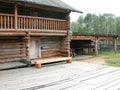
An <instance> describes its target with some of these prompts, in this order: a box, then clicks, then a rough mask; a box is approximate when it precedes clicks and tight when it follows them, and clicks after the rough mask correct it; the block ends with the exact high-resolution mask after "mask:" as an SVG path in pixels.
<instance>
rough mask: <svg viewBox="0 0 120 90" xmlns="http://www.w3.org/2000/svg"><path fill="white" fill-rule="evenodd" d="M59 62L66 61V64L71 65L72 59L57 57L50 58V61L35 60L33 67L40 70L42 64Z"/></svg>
mask: <svg viewBox="0 0 120 90" xmlns="http://www.w3.org/2000/svg"><path fill="white" fill-rule="evenodd" d="M59 61H66V62H67V63H71V62H72V58H71V57H58V58H50V59H43V60H36V61H35V67H36V68H41V67H42V64H45V63H53V62H59Z"/></svg>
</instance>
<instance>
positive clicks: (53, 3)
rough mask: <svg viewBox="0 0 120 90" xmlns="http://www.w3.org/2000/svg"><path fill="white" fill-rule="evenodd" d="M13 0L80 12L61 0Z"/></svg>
mask: <svg viewBox="0 0 120 90" xmlns="http://www.w3.org/2000/svg"><path fill="white" fill-rule="evenodd" d="M15 1H22V2H26V3H31V4H37V5H44V6H50V7H55V8H60V9H65V10H70V11H72V12H79V13H82V12H81V11H79V10H77V9H75V8H73V7H71V6H69V5H68V4H66V3H64V2H63V1H61V0H15Z"/></svg>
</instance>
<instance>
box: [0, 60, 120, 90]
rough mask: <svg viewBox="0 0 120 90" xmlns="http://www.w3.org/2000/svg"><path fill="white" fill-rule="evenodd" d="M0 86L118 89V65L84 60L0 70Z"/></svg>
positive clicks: (7, 89) (14, 88) (53, 89)
mask: <svg viewBox="0 0 120 90" xmlns="http://www.w3.org/2000/svg"><path fill="white" fill-rule="evenodd" d="M0 83H1V84H0V87H1V90H118V89H119V88H120V68H117V67H110V66H105V65H95V64H90V63H83V62H73V63H71V64H66V63H63V62H62V63H59V64H57V65H49V66H48V65H46V66H44V67H43V68H41V69H36V68H35V67H31V68H21V69H13V70H8V71H0Z"/></svg>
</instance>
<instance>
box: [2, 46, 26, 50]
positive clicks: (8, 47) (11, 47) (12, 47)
mask: <svg viewBox="0 0 120 90" xmlns="http://www.w3.org/2000/svg"><path fill="white" fill-rule="evenodd" d="M16 48H25V46H24V45H4V46H2V45H0V50H1V49H16Z"/></svg>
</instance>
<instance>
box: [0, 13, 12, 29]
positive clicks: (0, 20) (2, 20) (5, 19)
mask: <svg viewBox="0 0 120 90" xmlns="http://www.w3.org/2000/svg"><path fill="white" fill-rule="evenodd" d="M13 28H14V15H10V14H0V29H13Z"/></svg>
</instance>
